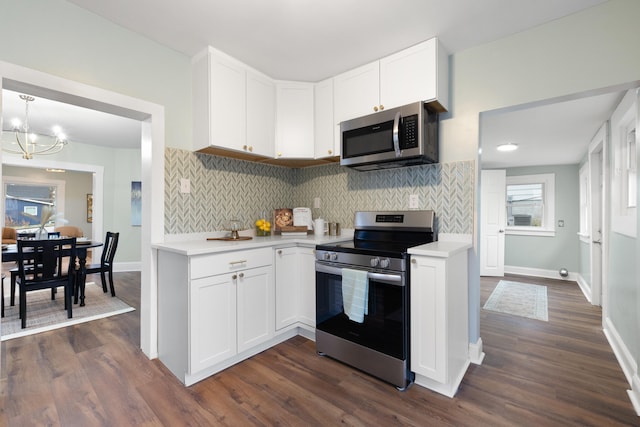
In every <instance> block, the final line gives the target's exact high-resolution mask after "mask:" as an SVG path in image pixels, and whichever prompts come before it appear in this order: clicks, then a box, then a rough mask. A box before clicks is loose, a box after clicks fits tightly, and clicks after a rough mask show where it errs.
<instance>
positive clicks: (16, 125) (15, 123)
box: [11, 117, 22, 130]
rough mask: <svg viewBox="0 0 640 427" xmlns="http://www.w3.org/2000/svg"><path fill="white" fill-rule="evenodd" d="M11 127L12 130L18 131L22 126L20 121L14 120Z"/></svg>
mask: <svg viewBox="0 0 640 427" xmlns="http://www.w3.org/2000/svg"><path fill="white" fill-rule="evenodd" d="M11 126H13V130H18V129H20V126H22V121H20V119H19V118H17V117H16V118H15V119H12V120H11Z"/></svg>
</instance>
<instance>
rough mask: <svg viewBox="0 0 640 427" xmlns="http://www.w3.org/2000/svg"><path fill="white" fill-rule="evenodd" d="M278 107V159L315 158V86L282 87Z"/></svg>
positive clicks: (293, 84)
mask: <svg viewBox="0 0 640 427" xmlns="http://www.w3.org/2000/svg"><path fill="white" fill-rule="evenodd" d="M276 105H277V108H276V116H277V119H276V158H279V159H287V158H289V159H302V158H307V159H310V158H313V154H314V149H313V85H312V84H310V83H297V82H282V83H278V84H277V93H276Z"/></svg>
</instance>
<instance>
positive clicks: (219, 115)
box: [193, 47, 275, 157]
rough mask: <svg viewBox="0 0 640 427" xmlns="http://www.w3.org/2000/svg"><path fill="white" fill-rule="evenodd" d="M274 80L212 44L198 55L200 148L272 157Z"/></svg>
mask: <svg viewBox="0 0 640 427" xmlns="http://www.w3.org/2000/svg"><path fill="white" fill-rule="evenodd" d="M269 80H270V79H268V78H267V77H266V76H264V75H261V74H260V73H258V72H256V71H255V70H252V69H251V68H249V67H248V66H246V65H245V64H243V63H242V62H240V61H238V60H236V59H234V58H232V57H231V56H229V55H226V54H225V53H222V52H220V51H217V50H215V49H213V48H211V47H209V48H207V49H206V50H205V51H203V52H202V53H200V54H199V55H196V56H195V57H194V58H193V117H194V131H193V133H194V142H193V146H194V149H196V150H203V149H209V148H213V149H215V148H222V149H225V150H233V151H235V152H239V153H245V154H247V155H249V156H252V155H258V156H265V157H272V156H273V128H274V125H273V123H274V119H275V115H274V108H275V106H274V104H273V103H274V102H275V95H274V93H273V92H274V90H275V89H274V88H273V82H271V87H269ZM248 129H249V130H248ZM261 134H262V135H261ZM265 134H268V135H270V136H265ZM248 137H249V138H250V139H249V140H248V139H247V138H248ZM269 139H270V140H269ZM214 153H215V151H214Z"/></svg>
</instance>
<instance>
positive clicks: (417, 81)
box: [334, 38, 449, 124]
mask: <svg viewBox="0 0 640 427" xmlns="http://www.w3.org/2000/svg"><path fill="white" fill-rule="evenodd" d="M448 61H449V60H448V54H447V52H446V51H445V50H444V49H443V48H442V46H441V45H440V42H439V41H438V39H436V38H433V39H430V40H427V41H425V42H423V43H420V44H418V45H415V46H412V47H410V48H408V49H405V50H403V51H400V52H398V53H395V54H393V55H390V56H387V57H385V58H382V59H381V60H379V61H375V62H372V63H370V64H367V65H364V66H362V67H358V68H356V69H354V70H350V71H347V72H346V73H342V74H340V75H338V76H336V77H335V78H334V85H335V87H334V91H335V92H334V96H335V123H336V124H337V123H340V122H342V121H344V120H349V119H353V118H355V117H360V116H365V115H367V114H373V113H375V112H378V111H381V110H384V109H389V108H394V107H399V106H401V105H405V104H410V103H412V102H416V101H426V102H429V103H432V106H434V107H435V108H436V110H438V111H446V110H447V109H448V106H449V89H448V87H449V62H448Z"/></svg>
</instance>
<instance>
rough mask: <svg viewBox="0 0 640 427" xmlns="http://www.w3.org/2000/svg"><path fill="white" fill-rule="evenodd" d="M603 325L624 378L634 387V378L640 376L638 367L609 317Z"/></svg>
mask: <svg viewBox="0 0 640 427" xmlns="http://www.w3.org/2000/svg"><path fill="white" fill-rule="evenodd" d="M603 323H604V335H605V336H606V337H607V340H608V341H609V345H610V346H611V348H612V349H613V354H615V356H616V359H618V363H619V364H620V368H622V372H623V373H624V376H625V377H626V378H627V382H628V383H629V385H633V378H634V376H635V377H636V378H637V376H638V365H637V364H636V361H635V359H634V358H633V355H632V354H631V352H630V351H629V349H628V348H627V346H626V345H625V343H624V341H623V340H622V337H620V334H618V331H617V330H616V328H615V326H614V325H613V323H612V322H611V319H609V318H608V317H607V318H605V319H604V322H603ZM636 393H638V390H636Z"/></svg>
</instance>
